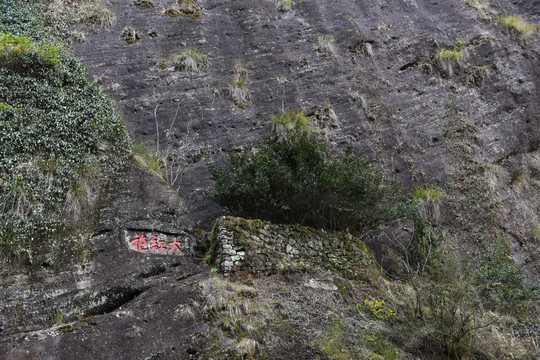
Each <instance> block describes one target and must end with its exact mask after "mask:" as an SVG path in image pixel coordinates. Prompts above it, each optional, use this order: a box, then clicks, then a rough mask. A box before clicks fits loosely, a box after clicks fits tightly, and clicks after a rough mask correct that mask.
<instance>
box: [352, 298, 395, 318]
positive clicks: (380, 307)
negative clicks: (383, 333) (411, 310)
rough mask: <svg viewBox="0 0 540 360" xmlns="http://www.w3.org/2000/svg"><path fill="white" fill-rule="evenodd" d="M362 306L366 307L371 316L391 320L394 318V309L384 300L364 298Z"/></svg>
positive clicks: (358, 305)
mask: <svg viewBox="0 0 540 360" xmlns="http://www.w3.org/2000/svg"><path fill="white" fill-rule="evenodd" d="M360 306H362V305H361V304H356V307H358V308H359V307H360ZM364 306H366V307H368V308H369V310H370V311H371V313H372V314H373V316H375V317H376V318H377V319H381V320H393V319H395V318H396V311H395V310H394V309H392V308H391V307H390V306H389V305H388V304H386V302H385V301H384V300H381V301H379V300H377V299H371V300H368V299H365V300H364Z"/></svg>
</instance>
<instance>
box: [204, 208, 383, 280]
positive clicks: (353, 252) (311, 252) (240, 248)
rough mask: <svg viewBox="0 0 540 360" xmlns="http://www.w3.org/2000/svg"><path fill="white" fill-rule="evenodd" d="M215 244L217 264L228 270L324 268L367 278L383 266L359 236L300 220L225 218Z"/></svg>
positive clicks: (214, 236)
mask: <svg viewBox="0 0 540 360" xmlns="http://www.w3.org/2000/svg"><path fill="white" fill-rule="evenodd" d="M211 248H212V254H213V258H214V261H215V263H216V264H217V267H218V268H219V270H220V271H221V272H222V273H223V274H225V275H230V274H232V273H235V272H237V271H247V272H249V273H252V274H268V273H274V272H277V271H285V270H307V269H310V268H325V269H331V270H337V271H339V272H341V273H342V274H343V275H345V276H348V277H353V278H365V277H366V276H367V277H371V275H374V274H373V272H378V271H379V270H378V266H377V263H376V261H375V260H374V258H373V255H372V253H371V251H370V250H369V249H368V248H367V247H366V245H365V244H364V242H362V241H361V240H360V239H358V238H356V237H354V236H352V235H350V234H346V233H337V232H326V231H323V230H315V229H312V228H309V227H305V226H300V225H276V224H271V223H267V222H262V221H260V220H246V219H241V218H234V217H221V218H219V219H218V220H217V222H216V224H215V226H214V230H213V232H212V238H211Z"/></svg>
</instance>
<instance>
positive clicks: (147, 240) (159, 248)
mask: <svg viewBox="0 0 540 360" xmlns="http://www.w3.org/2000/svg"><path fill="white" fill-rule="evenodd" d="M124 240H125V242H126V244H127V246H128V248H129V249H130V250H133V251H137V252H141V253H150V254H159V255H191V254H192V249H193V245H192V239H191V238H190V237H189V236H187V235H170V234H164V233H160V232H157V231H145V230H141V231H137V230H124Z"/></svg>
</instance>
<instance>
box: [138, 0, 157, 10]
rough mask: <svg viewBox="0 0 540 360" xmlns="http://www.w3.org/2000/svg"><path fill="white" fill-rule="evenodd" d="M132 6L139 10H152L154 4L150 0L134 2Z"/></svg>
mask: <svg viewBox="0 0 540 360" xmlns="http://www.w3.org/2000/svg"><path fill="white" fill-rule="evenodd" d="M133 6H135V7H136V8H139V9H153V8H154V6H155V4H154V2H153V1H152V0H135V1H133Z"/></svg>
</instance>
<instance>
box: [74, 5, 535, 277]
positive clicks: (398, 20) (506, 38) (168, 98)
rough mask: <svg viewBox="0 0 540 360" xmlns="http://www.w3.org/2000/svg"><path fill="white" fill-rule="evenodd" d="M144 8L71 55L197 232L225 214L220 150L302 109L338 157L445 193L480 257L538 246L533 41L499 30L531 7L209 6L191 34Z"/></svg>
mask: <svg viewBox="0 0 540 360" xmlns="http://www.w3.org/2000/svg"><path fill="white" fill-rule="evenodd" d="M152 4H153V7H150V8H148V7H145V8H141V7H136V6H133V4H131V3H129V2H125V1H112V0H111V1H110V2H109V3H108V5H109V6H110V9H111V10H112V11H113V12H114V13H115V14H116V16H117V19H116V21H115V23H114V24H113V25H112V26H111V27H109V28H107V29H106V30H104V31H98V32H96V33H95V34H92V35H89V36H87V41H86V42H85V43H83V44H80V45H76V46H75V52H76V53H77V55H78V56H80V57H81V58H82V60H83V62H84V63H85V64H86V66H87V68H88V71H89V73H90V74H91V76H92V77H93V78H94V79H95V80H96V81H97V82H98V83H99V84H100V86H101V87H102V89H103V90H104V91H105V93H107V94H108V95H109V96H111V97H112V98H113V99H114V100H116V102H117V104H118V108H119V111H120V112H121V114H122V117H123V118H124V119H125V121H126V122H128V124H129V127H130V129H131V131H132V133H133V136H134V138H135V139H137V140H138V141H145V142H146V143H147V144H148V147H149V149H151V151H155V152H158V153H160V154H162V155H163V156H165V157H166V158H167V160H168V166H169V167H170V168H169V169H168V170H169V171H170V172H171V174H172V176H170V181H169V182H170V183H173V184H172V185H173V187H174V188H175V189H177V190H178V192H179V193H180V194H181V195H182V196H183V198H184V199H185V200H186V202H187V204H188V205H189V207H190V209H191V212H192V215H193V216H194V218H195V219H196V222H197V224H198V225H199V226H201V227H203V228H206V229H209V228H210V226H211V224H212V222H213V220H214V219H215V217H216V215H218V214H220V213H222V212H221V210H220V209H218V208H217V207H216V206H215V205H214V204H212V203H211V202H210V201H209V200H207V199H206V198H205V196H204V192H205V191H206V190H208V189H209V188H210V187H211V185H212V181H211V179H210V174H209V169H208V164H218V165H219V164H220V161H221V159H222V157H223V151H224V150H225V149H227V148H228V147H229V144H228V140H230V141H232V146H234V147H240V146H249V144H250V143H251V142H252V141H253V140H257V139H260V138H262V137H264V136H267V135H268V134H269V130H270V126H271V122H270V120H269V117H270V115H271V114H276V113H279V112H280V111H282V110H284V109H303V110H304V111H305V112H306V113H307V114H308V115H311V118H312V120H313V121H314V122H315V124H316V125H317V126H318V127H319V128H320V131H321V134H322V137H324V138H325V139H326V140H327V141H328V142H329V144H330V145H331V147H333V148H335V149H343V148H345V147H347V146H353V147H355V148H363V149H366V150H367V151H368V153H369V154H371V156H372V157H373V158H374V159H375V160H376V161H377V162H378V163H379V164H380V166H381V167H382V168H384V169H385V170H386V171H387V172H388V174H390V175H391V176H395V177H397V178H399V179H401V180H402V181H403V182H404V184H405V185H406V188H407V189H414V188H416V187H417V186H419V185H424V184H431V185H435V186H437V187H439V188H441V189H443V190H444V191H445V192H446V193H447V195H448V197H447V198H446V201H445V203H444V204H443V206H442V207H443V209H442V214H443V222H444V223H445V225H446V226H448V227H449V228H450V229H451V230H450V231H451V233H452V234H454V236H455V237H456V238H464V240H465V241H464V242H465V243H466V244H470V247H471V249H469V250H470V251H471V252H472V253H473V255H474V252H475V251H476V250H477V249H476V246H475V245H474V244H476V243H478V242H479V241H480V242H481V241H483V240H484V237H486V236H488V235H486V234H488V233H491V234H490V235H489V236H491V237H493V238H495V237H498V238H499V237H500V238H504V239H505V240H506V241H511V242H512V244H513V246H514V250H515V253H516V254H517V253H520V252H521V249H520V248H521V247H522V246H523V244H525V243H527V242H529V241H530V240H531V241H532V240H533V238H535V236H536V237H537V235H534V234H533V233H534V231H532V230H531V229H537V226H538V222H539V219H538V216H537V214H538V210H539V201H538V198H539V197H538V196H531V194H537V193H538V189H539V188H538V172H539V166H540V163H539V162H540V158H539V152H538V148H539V146H540V132H539V128H540V118H539V116H538V113H539V110H540V101H539V99H540V97H539V94H538V85H539V76H538V71H539V63H538V57H539V53H538V37H537V35H536V34H534V33H533V34H526V33H520V32H519V31H516V30H512V29H510V28H508V27H507V26H505V25H503V24H502V23H501V22H500V20H499V18H500V17H501V16H504V15H507V14H516V15H520V16H522V17H523V18H524V19H525V20H528V21H530V22H533V23H534V22H535V21H536V22H537V21H538V17H539V9H538V7H539V6H538V3H537V2H536V3H535V2H530V1H521V2H515V1H514V2H510V1H491V2H489V3H480V2H471V1H458V0H452V1H448V2H441V1H400V2H395V1H382V0H381V1H375V2H373V1H370V2H364V1H340V2H335V1H332V2H328V1H297V2H294V4H292V6H289V5H287V4H286V2H281V1H277V2H274V1H258V2H250V1H233V2H229V1H204V2H200V3H198V5H197V6H198V7H197V9H198V11H200V7H202V8H204V11H203V12H202V17H201V18H197V19H194V18H192V17H190V16H169V15H170V14H173V15H174V14H176V13H174V12H173V13H171V11H168V10H170V9H178V6H180V5H178V4H176V5H175V3H174V1H172V0H171V1H153V2H152ZM468 4H472V5H474V6H471V5H468ZM174 6H176V8H175V7H174ZM180 7H181V6H180ZM126 29H130V31H131V30H133V31H135V33H136V34H138V35H137V36H138V38H137V39H136V42H134V43H131V41H129V43H128V42H126V41H125V39H124V37H125V36H123V34H125V32H124V30H126ZM454 49H457V53H458V54H457V55H456V52H454V53H453V54H452V53H450V52H447V53H446V54H444V51H446V50H450V51H453V50H454ZM440 52H443V55H437V54H438V53H440ZM190 54H191V55H190ZM186 59H187V60H186ZM189 62H193V64H195V65H194V66H192V65H189V64H188V63H189ZM176 175H178V176H176ZM535 239H536V240H535V242H537V241H538V239H537V238H535ZM525 257H527V256H525V255H524V254H522V256H520V258H522V259H521V260H519V264H520V265H524V266H527V263H528V262H529V261H531V259H525ZM527 271H533V270H532V267H531V268H529V269H528V270H527ZM530 275H531V276H536V275H534V274H533V273H532V272H531V273H530Z"/></svg>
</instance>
